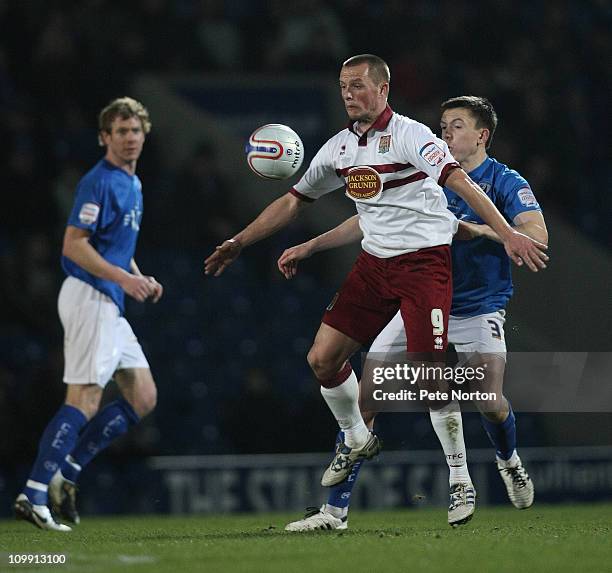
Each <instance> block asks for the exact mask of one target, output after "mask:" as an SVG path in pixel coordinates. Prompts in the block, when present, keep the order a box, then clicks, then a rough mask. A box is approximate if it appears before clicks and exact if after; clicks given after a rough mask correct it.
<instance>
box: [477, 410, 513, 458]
mask: <svg viewBox="0 0 612 573" xmlns="http://www.w3.org/2000/svg"><path fill="white" fill-rule="evenodd" d="M508 407H509V409H510V412H509V413H508V417H507V418H506V420H505V421H504V422H502V423H501V424H494V423H493V422H490V421H489V420H487V419H486V418H485V417H484V416H483V415H482V414H481V416H480V420H481V422H482V425H483V427H484V429H485V432H487V435H488V436H489V439H490V440H491V443H492V444H493V446H495V453H496V454H497V457H498V458H500V459H502V460H509V459H510V458H511V457H512V454H513V453H514V450H515V449H516V418H515V417H514V412H513V411H512V406H510V403H508Z"/></svg>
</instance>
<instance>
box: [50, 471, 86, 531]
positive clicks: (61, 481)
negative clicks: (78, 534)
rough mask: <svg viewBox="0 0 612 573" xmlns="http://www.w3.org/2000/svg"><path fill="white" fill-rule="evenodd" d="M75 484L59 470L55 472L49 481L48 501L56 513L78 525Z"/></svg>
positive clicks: (79, 519) (79, 520)
mask: <svg viewBox="0 0 612 573" xmlns="http://www.w3.org/2000/svg"><path fill="white" fill-rule="evenodd" d="M76 493H77V486H76V484H74V483H73V482H71V481H70V480H67V479H66V478H65V477H64V476H63V475H62V472H61V471H60V470H57V471H56V472H55V475H54V476H53V478H51V481H50V482H49V502H50V503H51V508H52V509H53V512H54V513H55V514H56V515H59V516H60V517H61V518H62V519H65V520H66V521H68V522H70V523H74V524H76V525H78V524H79V523H80V522H81V518H80V516H79V512H78V511H77V508H76Z"/></svg>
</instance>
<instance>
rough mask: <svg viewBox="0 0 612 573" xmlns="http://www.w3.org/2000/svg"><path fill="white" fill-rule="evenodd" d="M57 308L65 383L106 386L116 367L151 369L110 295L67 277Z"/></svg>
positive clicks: (130, 328)
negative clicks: (61, 333) (60, 329)
mask: <svg viewBox="0 0 612 573" xmlns="http://www.w3.org/2000/svg"><path fill="white" fill-rule="evenodd" d="M57 308H58V311H59V316H60V320H61V321H62V326H63V327H64V361H65V366H64V382H66V384H97V385H98V386H101V387H102V388H104V386H106V384H107V383H108V382H109V381H110V379H111V378H112V376H113V374H114V373H115V371H116V370H121V369H124V368H149V363H148V362H147V359H146V358H145V355H144V352H143V351H142V347H141V346H140V343H139V342H138V339H137V338H136V335H135V334H134V331H133V330H132V327H131V326H130V324H129V323H128V321H127V320H126V319H125V318H123V317H122V316H120V313H119V308H118V307H117V305H116V304H115V303H114V302H113V301H112V299H111V298H110V297H108V296H107V295H105V294H103V293H101V292H100V291H98V290H96V289H95V288H93V287H92V286H91V285H89V284H87V283H85V282H83V281H81V280H79V279H76V278H74V277H68V278H67V279H66V280H65V281H64V284H63V285H62V288H61V290H60V293H59V297H58V301H57Z"/></svg>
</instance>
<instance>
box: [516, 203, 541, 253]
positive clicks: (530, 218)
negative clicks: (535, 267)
mask: <svg viewBox="0 0 612 573" xmlns="http://www.w3.org/2000/svg"><path fill="white" fill-rule="evenodd" d="M512 222H513V223H514V228H515V230H517V231H518V232H519V233H523V235H527V236H528V237H531V238H532V239H535V240H536V241H539V242H540V243H543V244H544V245H548V229H546V223H545V222H544V215H542V212H541V211H523V212H522V213H519V214H518V215H517V216H516V217H514V219H513V221H512Z"/></svg>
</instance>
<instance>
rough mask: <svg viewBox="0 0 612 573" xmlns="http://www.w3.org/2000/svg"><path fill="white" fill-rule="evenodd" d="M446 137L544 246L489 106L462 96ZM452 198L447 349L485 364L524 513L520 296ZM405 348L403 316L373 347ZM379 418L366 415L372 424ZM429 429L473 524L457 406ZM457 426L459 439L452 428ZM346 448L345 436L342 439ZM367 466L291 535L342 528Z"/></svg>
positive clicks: (510, 216)
mask: <svg viewBox="0 0 612 573" xmlns="http://www.w3.org/2000/svg"><path fill="white" fill-rule="evenodd" d="M442 111H443V114H442V119H441V128H442V134H443V137H444V138H445V140H446V141H447V142H448V145H449V148H450V149H451V150H452V151H453V152H454V153H456V157H457V159H459V161H460V163H461V166H462V167H463V168H465V169H466V171H468V172H469V176H470V177H471V178H472V179H473V180H474V181H475V182H477V183H478V185H479V186H480V187H481V188H482V189H483V191H484V192H485V193H486V194H487V195H488V196H489V197H490V198H491V200H492V201H493V202H494V203H495V204H496V205H497V206H498V207H499V209H500V211H501V212H502V213H503V214H504V216H505V217H506V219H507V221H508V222H509V223H510V224H513V225H515V226H516V228H518V229H520V230H521V231H523V232H525V233H527V234H529V235H531V236H533V237H535V238H537V239H538V240H541V241H543V242H546V241H547V240H548V235H547V232H546V226H545V224H544V219H543V217H542V214H541V209H540V207H539V205H538V202H537V200H536V199H535V196H534V194H533V192H532V191H531V188H530V186H529V184H528V183H527V181H526V180H525V179H524V178H522V177H521V176H520V175H519V174H518V173H517V172H516V171H514V170H512V169H510V168H508V167H507V166H506V165H504V164H502V163H499V162H498V161H496V160H495V159H492V158H490V157H488V155H487V153H486V149H487V148H488V146H489V145H490V143H491V139H492V136H493V133H494V131H495V128H496V126H497V115H496V114H495V111H494V110H493V106H492V105H491V103H490V102H489V101H488V100H486V99H485V98H478V97H475V96H463V97H459V98H452V99H450V100H448V101H446V102H444V103H443V104H442ZM444 193H445V195H446V198H447V199H448V202H449V206H448V208H449V212H452V213H453V214H454V216H456V217H457V219H458V220H461V221H462V223H461V234H462V235H463V236H462V237H460V238H462V239H469V240H455V242H454V243H453V245H452V255H453V282H454V291H453V304H452V311H451V316H450V319H449V334H448V338H449V342H451V343H453V344H454V345H455V348H456V350H457V352H458V354H459V357H460V360H461V362H467V361H472V362H473V361H477V362H476V364H478V363H480V362H479V361H480V360H482V359H483V358H482V355H485V358H484V360H485V361H486V362H487V366H488V367H489V369H488V372H487V375H486V377H485V382H486V384H487V386H488V387H487V388H486V389H487V390H490V389H493V390H494V391H495V392H494V394H495V395H496V396H497V397H498V398H497V399H496V401H495V402H489V403H486V402H485V403H478V404H477V406H478V408H479V410H480V411H481V413H482V423H483V426H484V427H485V430H486V431H487V434H488V435H489V437H490V438H491V441H492V443H493V444H494V445H495V448H496V461H497V466H498V469H499V471H500V474H501V476H502V478H503V480H504V483H505V485H506V488H507V491H508V495H509V498H510V500H511V502H512V503H513V505H514V506H515V507H517V508H519V509H524V508H526V507H529V506H530V505H531V504H532V502H533V495H534V489H533V484H532V482H531V480H530V478H529V476H528V474H527V472H526V471H525V469H524V467H523V466H522V463H521V461H520V458H519V457H518V454H517V452H516V430H515V421H514V414H513V412H512V408H511V407H510V404H509V402H508V401H507V399H506V398H505V397H504V396H503V394H502V384H503V371H504V364H505V353H506V343H505V339H504V322H505V310H504V308H505V306H506V304H507V303H508V300H509V299H510V297H511V296H512V292H513V285H512V279H511V265H510V259H509V257H508V255H507V254H506V252H505V250H504V248H503V246H502V245H500V244H499V242H495V241H499V237H497V236H496V235H495V234H494V233H491V229H490V228H489V227H487V226H486V225H483V224H482V219H480V218H479V217H478V215H477V214H476V213H475V212H474V211H473V210H472V209H471V208H470V206H469V205H468V204H467V203H466V202H465V201H463V200H462V199H461V198H460V197H459V196H458V195H456V194H455V193H453V192H452V191H451V190H450V189H447V188H445V189H444ZM360 236H361V232H360V230H359V227H358V226H357V217H353V218H352V219H349V220H348V221H345V222H344V223H343V224H341V225H339V226H338V227H336V228H335V229H333V230H331V231H328V232H327V233H325V234H323V235H321V236H319V237H315V238H314V239H312V240H311V241H308V242H307V243H304V244H302V245H298V246H296V247H292V248H290V249H287V250H286V251H285V252H284V253H283V255H282V256H281V257H280V259H279V261H278V266H279V270H280V271H281V272H282V273H283V274H284V275H285V276H286V278H291V277H292V276H294V275H295V273H296V271H297V263H298V261H299V260H302V259H304V258H307V257H309V256H311V255H312V254H313V253H315V252H318V251H320V250H326V249H329V248H333V247H337V246H340V245H343V244H347V243H349V242H352V241H355V240H358V239H359V238H360ZM405 349H406V333H405V329H404V324H403V320H402V316H401V314H400V313H399V312H398V313H397V314H396V315H395V316H394V317H393V319H392V320H391V321H390V322H389V324H388V325H387V326H386V327H385V328H384V330H383V331H382V332H381V333H380V334H379V335H378V336H377V337H376V339H375V340H374V342H373V343H372V346H371V347H370V354H372V355H373V356H376V355H377V354H379V355H380V354H382V355H384V354H387V353H390V354H394V355H396V356H397V354H398V353H400V352H403V351H404V350H405ZM375 415H376V413H375V412H364V417H365V418H366V420H367V421H368V422H369V425H370V426H371V424H372V423H373V419H374V416H375ZM430 416H431V421H432V424H433V426H434V429H435V431H436V434H437V435H438V438H439V439H440V442H441V444H442V446H443V449H444V453H445V455H446V458H447V463H448V465H449V470H450V472H449V485H450V505H449V512H448V521H449V524H451V525H458V524H462V523H466V522H467V521H468V520H469V519H470V518H471V516H472V514H473V511H474V507H475V490H474V487H473V485H472V482H471V478H470V476H469V472H468V471H467V464H466V453H465V445H464V442H463V435H462V424H461V416H460V412H459V407H458V404H456V403H455V404H452V403H451V404H449V405H448V407H446V406H445V407H444V408H442V409H439V410H437V411H434V410H432V411H430ZM450 427H452V428H453V431H452V432H451V431H450V430H449V428H450ZM340 441H341V437H340ZM360 466H361V463H360V462H358V463H357V464H355V465H354V467H353V469H352V471H351V472H350V474H349V476H348V478H347V480H346V481H344V482H342V483H340V484H338V485H336V486H335V487H334V488H332V489H331V490H330V494H329V499H328V502H327V504H325V505H324V506H323V507H322V508H321V509H320V510H318V509H316V508H315V509H313V510H312V511H309V512H308V513H307V515H306V516H305V518H304V519H302V520H299V521H296V522H292V523H290V524H289V525H288V526H287V529H288V530H289V531H309V530H311V529H344V528H346V524H347V510H348V505H349V500H350V496H351V491H352V488H353V487H354V485H355V483H356V481H357V478H358V473H359V468H360Z"/></svg>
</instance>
